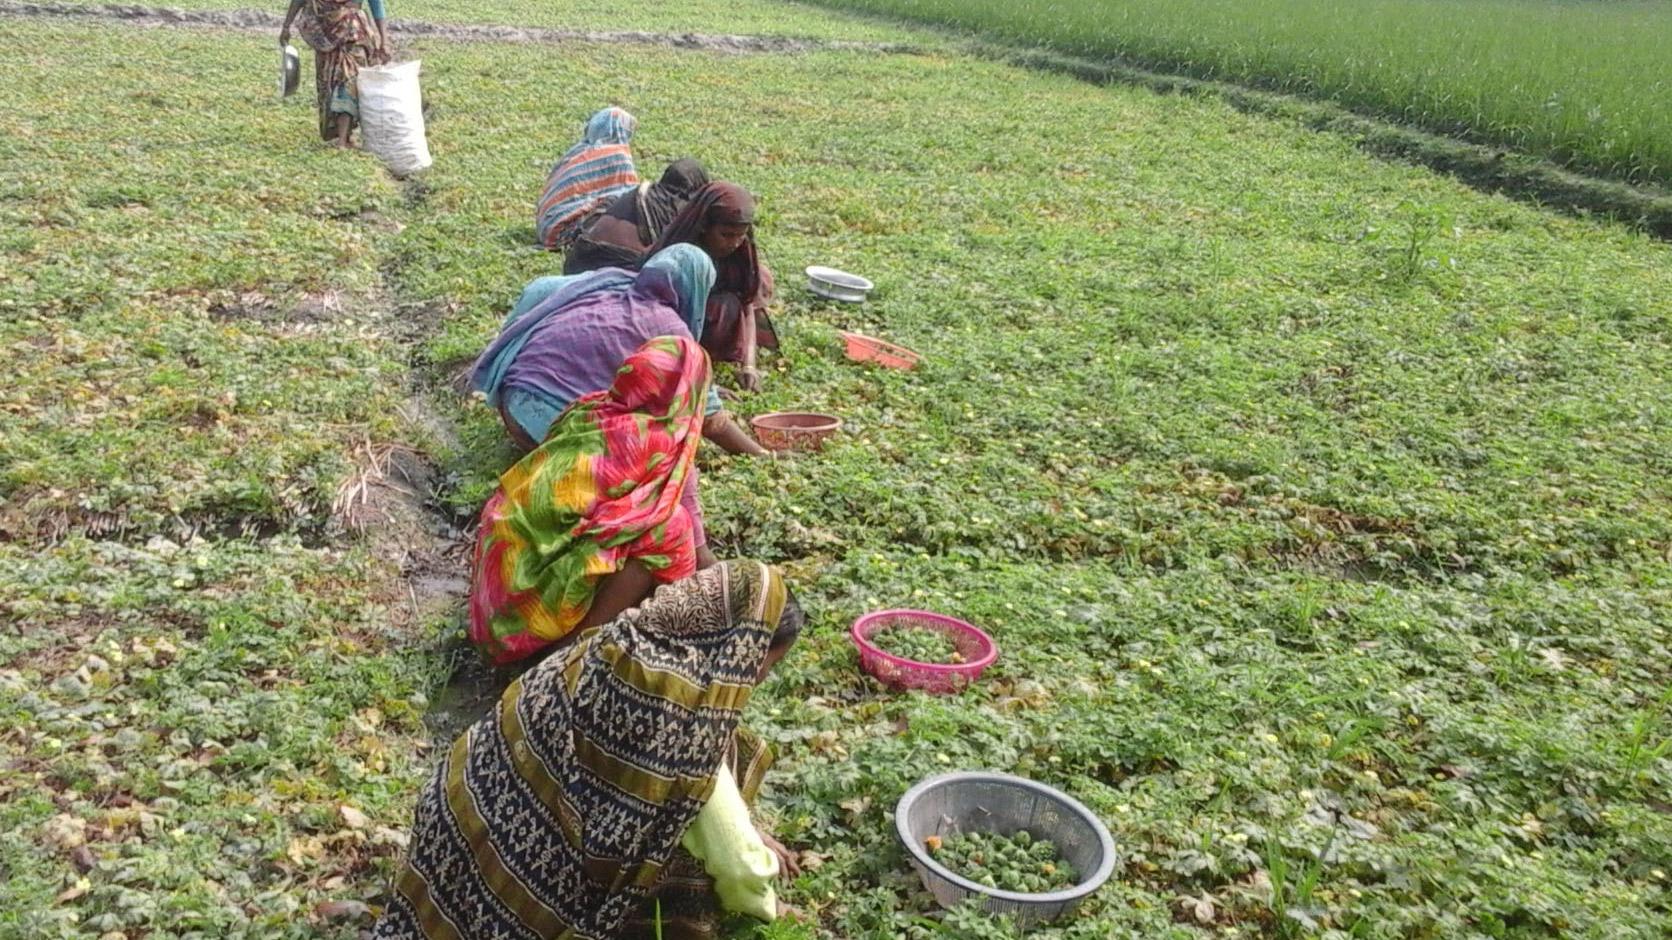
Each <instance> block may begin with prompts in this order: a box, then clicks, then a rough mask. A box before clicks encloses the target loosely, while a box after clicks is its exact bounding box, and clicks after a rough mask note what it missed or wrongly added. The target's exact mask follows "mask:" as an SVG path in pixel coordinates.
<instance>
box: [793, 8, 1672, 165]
mask: <svg viewBox="0 0 1672 940" xmlns="http://www.w3.org/2000/svg"><path fill="white" fill-rule="evenodd" d="M822 2H825V3H828V4H830V5H833V6H838V7H843V8H848V9H856V10H864V11H870V12H876V13H884V14H889V15H894V16H903V17H908V18H911V19H915V20H922V21H928V22H934V23H941V24H947V25H950V26H954V27H958V28H960V29H968V30H974V31H977V32H980V33H983V34H987V35H991V36H994V37H997V38H1000V39H1003V40H1005V41H1009V42H1020V43H1027V44H1038V45H1044V46H1048V47H1051V48H1053V49H1057V50H1059V51H1063V52H1067V53H1071V54H1076V55H1085V56H1092V57H1099V58H1108V57H1115V58H1120V59H1124V60H1128V61H1132V62H1136V63H1139V64H1142V65H1145V66H1148V67H1152V68H1157V69H1165V70H1168V71H1177V72H1183V73H1186V74H1189V75H1193V76H1197V77H1200V78H1208V79H1215V80H1224V81H1230V82H1237V83H1244V84H1251V85H1257V86H1260V87H1265V88H1272V89H1277V90H1281V91H1285V92H1293V93H1297V94H1303V95H1309V96H1317V97H1322V98H1327V99H1330V100H1333V101H1336V102H1339V103H1341V104H1343V105H1346V106H1347V107H1349V108H1352V109H1354V110H1357V111H1361V112H1364V113H1369V114H1374V115H1377V116H1380V117H1386V118H1389V119H1392V120H1396V121H1401V122H1406V123H1410V124H1414V125H1418V126H1421V127H1424V128H1427V129H1430V130H1435V131H1439V132H1442V133H1447V134H1456V135H1460V136H1464V137H1467V138H1469V139H1472V140H1476V141H1480V142H1484V143H1489V144H1496V145H1502V146H1504V147H1509V148H1514V149H1517V150H1522V151H1526V152H1528V153H1533V154H1536V155H1539V156H1544V157H1548V158H1549V159H1551V160H1553V161H1556V162H1557V163H1560V164H1562V165H1564V166H1568V167H1571V168H1574V169H1578V170H1583V171H1587V172H1591V173H1596V174H1601V175H1605V176H1609V177H1615V178H1619V179H1624V180H1627V181H1631V182H1636V183H1651V184H1655V185H1662V184H1665V183H1667V182H1669V181H1672V78H1669V77H1668V76H1669V75H1672V69H1669V66H1672V3H1665V2H1656V0H1646V2H1637V0H1624V2H1572V0H1051V2H1041V0H1031V2H1016V0H822Z"/></svg>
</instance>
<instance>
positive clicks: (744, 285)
mask: <svg viewBox="0 0 1672 940" xmlns="http://www.w3.org/2000/svg"><path fill="white" fill-rule="evenodd" d="M754 224H755V198H754V197H753V196H751V195H749V191H748V190H746V189H744V188H743V187H741V186H739V185H737V184H736V183H726V182H713V183H709V184H708V185H707V186H704V187H703V188H702V189H700V190H698V191H697V194H696V195H695V196H692V197H691V201H690V202H688V203H686V204H685V208H683V209H681V210H679V214H678V215H676V216H674V218H673V221H672V222H669V223H668V227H667V228H665V229H663V230H662V234H661V236H660V237H659V238H657V239H656V243H655V244H654V245H652V246H651V247H650V251H649V252H648V254H650V255H655V254H656V253H657V252H660V251H661V250H662V249H664V248H667V247H668V246H669V245H678V244H685V243H690V244H696V243H698V242H700V241H701V240H702V236H703V233H704V232H706V231H708V229H709V227H710V226H714V225H754ZM714 267H715V269H716V272H717V275H716V279H715V289H716V290H727V291H731V292H733V293H736V294H738V295H739V296H740V297H741V298H742V299H743V301H744V302H745V303H746V304H752V303H754V302H755V301H756V300H757V299H758V298H759V295H760V292H761V275H760V257H759V256H758V255H757V254H756V251H755V235H754V233H753V232H750V233H749V237H748V238H747V239H745V240H744V242H743V244H742V245H740V246H739V247H738V249H737V250H736V251H734V252H732V253H731V254H730V255H727V256H726V257H724V258H721V259H719V260H717V261H716V262H715V264H714Z"/></svg>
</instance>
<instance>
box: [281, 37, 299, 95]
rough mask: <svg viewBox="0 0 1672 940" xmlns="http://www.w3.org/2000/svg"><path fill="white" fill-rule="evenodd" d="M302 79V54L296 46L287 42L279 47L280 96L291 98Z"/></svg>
mask: <svg viewBox="0 0 1672 940" xmlns="http://www.w3.org/2000/svg"><path fill="white" fill-rule="evenodd" d="M301 80H302V56H301V55H300V54H299V53H297V51H296V47H295V46H292V45H290V44H289V43H285V45H284V46H283V47H282V48H280V49H279V97H280V98H289V97H290V96H291V95H293V94H295V93H296V85H297V84H298V83H299V82H300V81H301Z"/></svg>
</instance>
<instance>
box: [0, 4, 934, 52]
mask: <svg viewBox="0 0 1672 940" xmlns="http://www.w3.org/2000/svg"><path fill="white" fill-rule="evenodd" d="M0 16H15V17H31V18H43V19H44V18H59V19H66V20H77V21H82V22H112V23H122V24H123V25H127V26H141V27H149V28H157V27H183V28H197V29H230V30H241V31H251V32H255V31H259V32H272V33H275V34H276V33H277V32H278V29H279V27H280V26H281V25H283V23H284V15H283V14H282V13H279V12H275V11H269V10H177V9H173V8H170V7H147V6H133V5H128V4H104V5H87V6H63V5H59V4H54V3H19V2H15V0H0ZM389 28H390V31H391V32H393V33H394V34H395V35H397V36H401V37H405V38H409V39H415V38H433V39H447V40H455V41H458V42H505V43H543V44H558V43H614V44H624V45H637V46H664V47H668V48H674V49H701V50H704V51H708V52H728V53H761V52H767V53H780V54H782V53H804V52H823V51H828V50H858V51H862V52H881V53H893V54H902V55H914V54H919V53H921V51H922V50H921V49H920V48H919V47H917V46H913V45H911V44H909V43H893V42H858V41H853V40H842V39H801V38H797V37H794V36H734V35H726V34H710V33H653V32H645V31H643V30H593V29H546V28H540V27H526V26H487V25H466V24H448V23H424V22H418V21H414V20H391V21H390V23H389Z"/></svg>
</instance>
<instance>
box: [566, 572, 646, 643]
mask: <svg viewBox="0 0 1672 940" xmlns="http://www.w3.org/2000/svg"><path fill="white" fill-rule="evenodd" d="M655 586H656V579H655V578H654V577H653V576H652V575H651V573H650V569H649V568H646V567H645V566H644V563H643V562H641V561H639V560H638V559H637V558H633V559H629V560H628V562H627V563H626V564H625V565H622V566H621V570H620V571H617V572H616V573H615V574H609V575H605V576H604V579H603V580H602V581H599V582H598V593H596V594H594V595H593V596H592V607H591V608H590V609H589V610H587V612H586V616H585V617H582V618H581V622H580V623H578V624H575V629H573V630H571V631H569V636H580V634H581V631H583V630H586V629H588V628H589V627H596V626H598V625H599V624H601V623H609V622H610V621H611V620H614V619H615V618H616V617H619V616H620V615H621V612H622V611H624V610H628V609H629V608H632V607H636V606H638V604H639V602H640V601H642V600H644V599H645V596H646V595H648V594H649V593H650V589H651V588H653V587H655Z"/></svg>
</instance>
